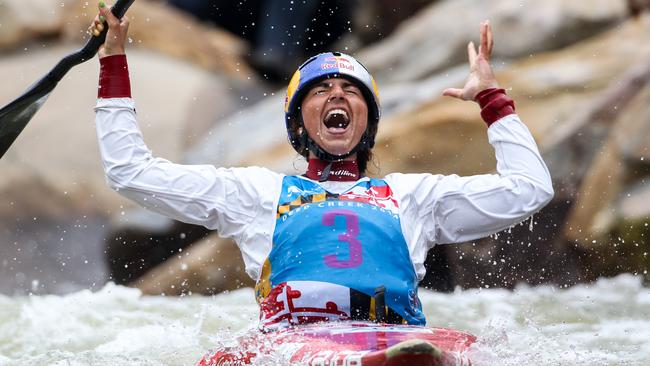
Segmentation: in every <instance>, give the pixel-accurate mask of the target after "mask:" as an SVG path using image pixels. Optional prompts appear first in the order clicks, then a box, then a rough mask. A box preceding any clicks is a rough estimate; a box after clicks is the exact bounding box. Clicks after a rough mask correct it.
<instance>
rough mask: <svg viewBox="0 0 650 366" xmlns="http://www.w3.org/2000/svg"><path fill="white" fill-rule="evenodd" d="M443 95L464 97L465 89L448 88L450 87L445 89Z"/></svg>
mask: <svg viewBox="0 0 650 366" xmlns="http://www.w3.org/2000/svg"><path fill="white" fill-rule="evenodd" d="M442 95H444V96H446V97H454V98H460V99H462V96H463V90H462V89H457V88H448V89H445V90H444V91H443V92H442Z"/></svg>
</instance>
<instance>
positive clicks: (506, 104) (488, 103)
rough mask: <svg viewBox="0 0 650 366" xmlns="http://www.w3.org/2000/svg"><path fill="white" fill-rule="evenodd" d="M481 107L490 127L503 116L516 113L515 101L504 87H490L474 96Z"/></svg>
mask: <svg viewBox="0 0 650 366" xmlns="http://www.w3.org/2000/svg"><path fill="white" fill-rule="evenodd" d="M474 99H475V100H476V101H477V102H478V105H479V106H480V107H481V117H483V120H484V121H485V123H487V125H488V127H489V126H490V125H491V124H493V123H494V122H496V121H498V120H500V119H501V118H503V117H505V116H508V115H511V114H514V113H515V102H514V101H513V100H512V99H511V98H510V97H508V96H507V95H506V91H505V90H504V89H498V88H489V89H485V90H483V91H482V92H480V93H478V94H477V95H476V98H474Z"/></svg>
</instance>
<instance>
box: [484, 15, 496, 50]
mask: <svg viewBox="0 0 650 366" xmlns="http://www.w3.org/2000/svg"><path fill="white" fill-rule="evenodd" d="M486 22H487V41H488V42H487V45H488V49H487V52H488V57H490V56H492V47H494V38H493V33H492V25H491V24H490V21H489V20H487V21H486Z"/></svg>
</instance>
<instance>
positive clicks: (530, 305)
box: [0, 275, 650, 366]
mask: <svg viewBox="0 0 650 366" xmlns="http://www.w3.org/2000/svg"><path fill="white" fill-rule="evenodd" d="M420 296H421V300H422V303H423V307H424V310H425V313H426V315H427V319H428V324H430V325H435V326H445V327H452V328H456V329H461V330H465V331H469V332H471V333H473V334H475V335H477V336H478V339H479V342H478V344H477V346H476V347H475V349H473V350H471V357H472V358H473V359H474V362H475V365H476V366H483V365H486V366H487V365H490V366H494V365H507V366H508V365H513V366H514V365H517V366H525V365H530V366H533V365H534V366H545V365H549V366H550V365H571V366H577V365H585V366H600V365H602V366H605V365H607V366H610V365H611V366H614V365H639V366H644V365H650V288H648V287H644V286H643V285H642V281H641V278H639V277H635V276H632V275H619V276H618V277H615V278H609V279H600V280H599V281H597V282H595V283H592V284H581V285H578V286H574V287H570V288H556V287H552V286H540V287H528V286H520V287H518V288H517V289H516V290H514V291H508V290H502V289H471V290H457V291H455V292H453V293H449V294H442V293H434V292H430V291H426V290H422V292H421V295H420ZM256 317H257V306H256V304H255V301H254V299H253V291H252V290H251V289H241V290H237V291H233V292H230V293H224V294H220V295H217V296H213V297H203V296H184V297H164V296H142V295H141V294H140V292H139V291H138V290H135V289H132V288H127V287H122V286H116V285H113V284H110V283H109V284H107V285H105V286H104V287H102V288H100V289H99V290H97V291H90V290H82V291H79V292H75V293H71V294H67V295H31V296H29V295H27V296H5V295H0V365H3V366H5V365H6V366H13V365H21V366H22V365H57V366H81V365H147V366H158V365H193V364H195V363H196V362H197V361H198V360H199V359H200V358H201V356H202V355H203V354H204V353H205V352H206V351H208V350H209V349H211V348H213V347H214V346H215V345H218V344H229V343H230V342H233V340H234V339H235V337H237V336H240V335H242V334H245V333H246V332H250V331H252V330H251V328H252V327H254V324H255V319H256Z"/></svg>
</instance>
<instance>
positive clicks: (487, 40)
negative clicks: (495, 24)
mask: <svg viewBox="0 0 650 366" xmlns="http://www.w3.org/2000/svg"><path fill="white" fill-rule="evenodd" d="M493 45H494V41H493V39H492V27H491V26H490V22H489V21H488V20H486V21H484V22H482V23H481V44H480V46H479V48H478V53H477V52H476V48H475V46H474V42H469V44H468V45H467V55H468V57H469V70H470V71H469V77H468V78H467V81H466V82H465V86H463V88H462V89H458V88H449V89H445V90H444V91H443V92H442V95H446V96H449V97H454V98H458V99H462V100H474V98H475V97H476V95H477V94H478V93H480V92H481V91H483V90H485V89H488V88H497V87H499V84H498V83H497V81H496V79H495V78H494V72H492V66H490V56H491V55H492V46H493Z"/></svg>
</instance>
